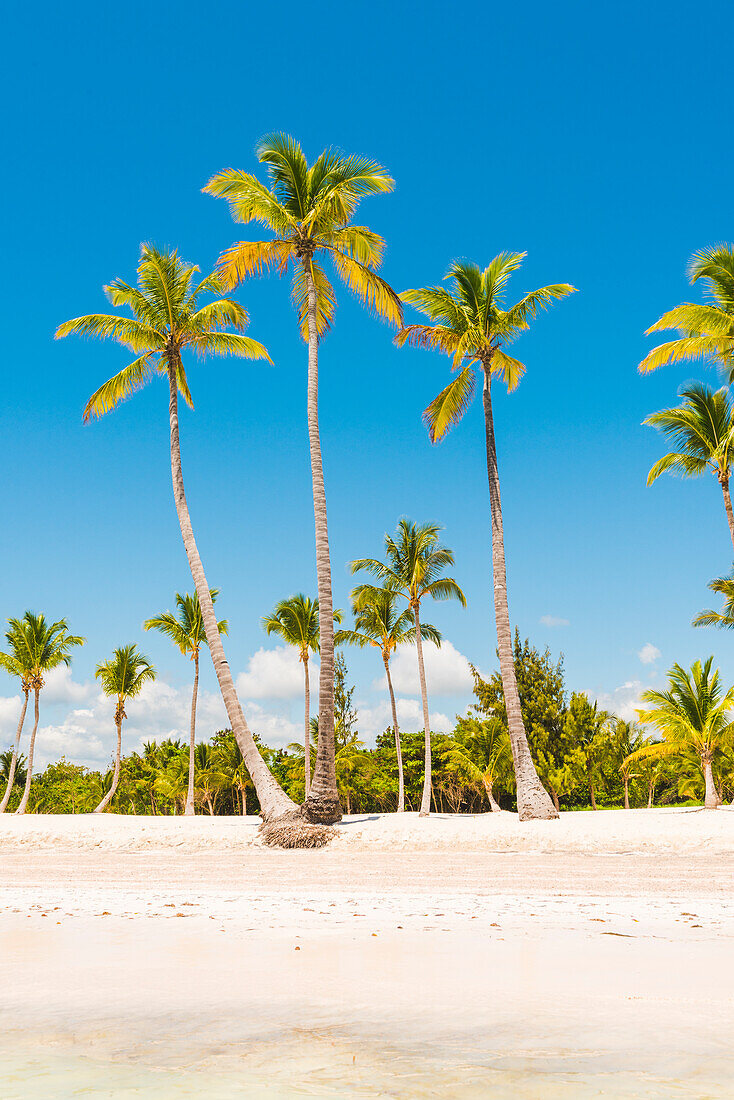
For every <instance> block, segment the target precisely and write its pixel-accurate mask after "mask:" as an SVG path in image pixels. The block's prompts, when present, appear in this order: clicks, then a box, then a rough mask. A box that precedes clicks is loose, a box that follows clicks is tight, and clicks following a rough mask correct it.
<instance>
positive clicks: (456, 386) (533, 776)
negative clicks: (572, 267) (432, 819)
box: [396, 252, 574, 821]
mask: <svg viewBox="0 0 734 1100" xmlns="http://www.w3.org/2000/svg"><path fill="white" fill-rule="evenodd" d="M524 258H525V253H524V252H501V253H500V254H499V255H498V256H495V258H494V259H493V260H492V262H491V263H490V265H489V267H487V268H485V269H484V271H482V270H481V269H480V268H479V267H478V266H477V265H476V264H472V263H467V262H463V261H462V262H455V263H452V264H451V266H450V267H449V270H448V273H447V275H446V278H447V279H450V280H451V288H450V289H448V290H447V289H446V288H445V287H441V286H433V287H425V288H423V289H422V290H408V291H406V292H405V293H404V294H403V295H402V298H403V301H405V302H409V303H410V304H411V305H413V306H415V307H416V308H417V309H418V310H420V311H421V312H422V313H424V314H425V315H426V316H427V317H428V318H429V320H430V322H431V323H430V324H428V325H407V326H406V327H405V328H403V329H402V330H401V331H400V332H399V333H398V335H397V337H396V342H397V344H398V345H399V346H402V345H404V344H409V345H411V346H412V347H422V348H435V349H437V350H439V351H442V352H445V353H446V354H447V355H451V356H452V357H453V367H452V369H453V370H455V371H459V373H458V374H457V376H456V378H455V379H454V380H453V381H452V382H450V383H449V385H448V386H446V388H445V389H443V390H442V391H441V393H439V395H438V397H436V398H434V400H433V401H432V402H431V404H430V405H429V406H428V408H427V409H426V410H425V412H424V414H423V419H424V421H425V423H426V426H427V428H428V433H429V436H430V438H431V442H433V443H436V442H438V441H439V440H440V439H442V438H443V436H444V435H445V434H446V432H448V431H449V429H450V428H452V427H453V426H454V424H457V423H458V422H459V421H460V420H461V418H462V417H463V415H464V413H465V412H466V410H467V408H468V407H469V404H470V402H471V399H472V396H473V393H474V388H475V385H476V376H475V369H476V370H479V371H481V375H482V379H483V397H484V431H485V443H486V449H487V477H488V479H489V506H490V513H491V518H492V571H493V575H494V613H495V620H496V624H497V648H498V651H499V660H500V671H501V674H502V687H503V690H504V694H505V703H506V708H507V722H508V727H509V733H510V741H511V743H512V756H513V762H514V766H515V777H516V781H517V808H518V813H519V815H520V820H521V821H526V820H528V819H530V818H553V817H558V812H557V810H556V809H555V807H554V806H553V803H552V801H551V799H550V798H549V797H548V794H547V792H546V791H545V790H544V788H543V786H542V784H541V782H540V779H539V778H538V773H537V772H536V770H535V765H534V763H533V759H532V756H531V755H530V748H529V746H528V740H527V735H526V732H525V726H524V725H523V720H522V712H521V709H520V696H519V694H518V690H517V678H516V676H515V666H514V664H513V658H512V634H511V629H510V612H509V608H508V603H507V576H506V570H505V543H504V534H503V524H502V504H501V499H500V479H499V470H498V466H497V447H496V443H495V437H494V414H493V412H492V381H493V379H495V378H499V379H500V380H501V381H502V382H504V384H505V385H506V386H507V389H508V390H509V391H512V390H514V389H515V388H516V386H517V385H518V383H519V382H520V379H521V378H522V376H523V374H524V373H525V366H524V364H523V363H521V362H519V361H518V360H517V359H513V358H512V357H511V356H510V355H508V354H507V352H506V351H504V350H503V348H504V346H505V345H507V344H508V343H510V342H511V341H513V340H514V339H515V338H516V337H517V336H519V335H520V333H521V332H523V331H524V330H525V329H527V328H529V322H530V321H531V320H532V319H533V318H534V317H535V315H536V314H537V312H538V310H539V309H545V308H546V307H547V306H549V305H550V304H551V302H552V301H554V300H555V299H557V298H564V297H565V296H566V295H567V294H571V293H573V291H574V287H572V286H569V285H568V284H567V283H555V284H553V285H552V286H546V287H542V288H541V289H539V290H534V291H532V292H531V293H530V294H527V295H525V297H524V298H522V299H521V300H520V301H519V302H517V303H516V304H515V305H514V306H510V307H509V308H508V309H505V308H503V306H504V291H505V287H506V285H507V283H508V281H509V278H510V275H511V274H512V272H513V271H517V269H518V268H519V267H520V266H521V264H522V261H523V259H524Z"/></svg>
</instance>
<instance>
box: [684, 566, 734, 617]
mask: <svg viewBox="0 0 734 1100" xmlns="http://www.w3.org/2000/svg"><path fill="white" fill-rule="evenodd" d="M708 587H709V588H710V589H711V591H712V592H716V593H718V594H719V595H720V596H723V597H724V609H723V611H714V610H713V609H712V608H709V609H708V610H706V611H702V612H701V613H700V615H696V618H695V619H694V620H693V623H692V625H693V626H719V627H723V628H724V629H726V630H731V629H732V627H734V569H732V571H731V573H729V575H728V576H726V577H716V578H715V579H714V580H712V581H709V585H708Z"/></svg>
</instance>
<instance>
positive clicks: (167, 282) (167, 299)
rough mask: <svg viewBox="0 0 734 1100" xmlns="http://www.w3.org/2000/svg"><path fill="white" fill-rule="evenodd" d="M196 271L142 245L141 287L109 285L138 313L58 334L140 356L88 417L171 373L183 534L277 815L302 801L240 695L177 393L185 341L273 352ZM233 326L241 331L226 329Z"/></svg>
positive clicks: (81, 321)
mask: <svg viewBox="0 0 734 1100" xmlns="http://www.w3.org/2000/svg"><path fill="white" fill-rule="evenodd" d="M198 270H199V269H198V268H197V267H196V266H195V265H194V264H190V263H186V262H185V261H184V260H182V259H180V257H179V256H178V253H177V252H175V251H174V252H159V251H158V250H157V249H155V248H153V247H152V246H151V245H143V247H142V250H141V255H140V262H139V264H138V286H137V287H132V286H128V284H127V283H125V282H123V281H122V280H121V279H116V280H115V281H114V282H113V283H111V284H110V286H108V287H107V288H106V292H107V296H108V297H109V299H110V301H111V302H112V304H113V305H114V306H128V307H129V308H130V309H131V310H132V312H133V313H134V315H135V316H134V317H132V318H130V317H121V316H116V315H110V314H104V313H93V314H89V315H87V316H85V317H77V318H75V319H74V320H72V321H66V322H64V324H63V325H60V326H59V328H58V329H57V331H56V336H57V338H59V337H62V336H69V335H70V334H72V333H77V334H78V335H80V336H98V337H100V338H101V339H108V338H109V339H112V340H116V341H117V342H118V343H119V344H122V346H123V347H125V348H128V349H130V350H131V351H132V352H134V353H136V354H137V356H138V357H137V358H136V359H135V360H134V361H133V362H132V363H130V365H129V366H127V367H125V368H123V370H121V371H120V372H119V374H116V375H114V376H113V377H112V378H110V379H109V380H108V381H107V382H105V383H104V384H103V385H102V386H100V388H99V389H98V390H97V391H96V393H94V394H92V396H91V397H90V399H89V401H88V402H87V405H86V408H85V410H84V419H85V421H89V420H90V418H92V417H100V416H102V415H104V413H106V412H109V411H110V410H111V409H114V408H115V407H116V406H117V405H118V404H119V402H120V401H122V400H124V399H125V398H126V397H129V396H130V395H131V394H133V393H134V392H135V391H136V390H139V389H140V388H141V387H142V386H144V385H145V384H146V383H147V382H148V381H150V379H151V377H152V373H153V372H155V373H157V374H161V375H165V376H166V378H167V380H168V392H169V400H168V416H169V423H170V447H171V478H172V481H173V496H174V500H175V504H176V513H177V515H178V522H179V526H180V528H181V536H182V538H183V543H184V548H185V550H186V556H187V558H188V562H189V568H190V569H191V575H192V577H193V579H194V584H195V585H196V594H197V596H198V597H199V603H200V606H201V616H202V619H203V622H204V632H205V634H206V640H207V644H208V646H209V651H210V653H211V655H212V663H213V665H214V671H215V672H216V674H217V680H218V682H219V687H220V690H221V692H222V699H223V700H224V705H225V707H226V709H227V715H228V716H229V721H230V725H231V727H232V729H233V731H234V734H235V736H236V738H237V741H238V744H239V746H240V749H241V751H242V755H243V757H244V758H245V762H246V764H247V768H248V771H249V772H250V775H251V776H252V780H253V782H254V784H255V786H256V788H257V792H258V797H259V799H260V805H261V807H262V811H263V816H264V817H265V818H272V817H277V816H279V815H281V814H285V813H288V812H289V811H293V810H295V808H296V807H295V806H294V804H293V802H291V800H290V798H288V796H287V795H286V793H285V791H283V790H282V789H281V787H280V786H279V785H278V783H277V782H276V780H275V778H274V777H273V776H272V775H271V773H270V771H269V770H268V767H267V765H266V764H265V761H264V760H263V759H262V757H261V756H260V753H259V752H258V751H257V747H256V745H255V742H254V740H253V737H252V733H251V732H250V729H249V726H248V725H247V721H246V719H245V716H244V714H243V712H242V707H241V706H240V702H239V699H238V698H237V692H236V691H235V686H234V680H233V679H232V672H231V670H230V667H229V665H228V663H227V658H226V656H225V654H224V646H223V645H222V639H221V637H220V634H219V630H218V628H217V620H216V616H215V614H214V604H213V602H212V598H211V596H210V594H209V593H210V588H209V585H208V583H207V580H206V575H205V573H204V567H203V565H202V563H201V557H200V555H199V551H198V548H197V545H196V540H195V539H194V532H193V528H192V526H191V517H190V515H189V509H188V505H187V503H186V493H185V491H184V481H183V470H182V466H181V444H180V438H179V425H178V395H179V392H180V393H181V395H182V396H183V398H184V400H185V401H186V403H187V404H188V405H190V406H191V405H192V400H191V394H190V392H189V386H188V382H187V379H186V372H185V370H184V365H183V360H182V358H181V352H182V351H183V349H184V348H189V349H190V350H191V351H194V352H196V353H197V354H198V355H200V356H206V355H237V356H240V357H241V358H245V359H269V356H268V353H267V351H266V350H265V348H264V347H263V345H262V344H259V343H258V342H257V341H256V340H251V339H250V338H249V337H247V336H244V335H243V333H242V330H243V329H244V328H245V327H246V325H247V322H248V316H247V313H246V311H245V310H244V309H243V308H242V306H240V305H239V304H238V303H237V302H235V301H233V300H232V299H231V298H217V299H216V300H215V301H213V302H209V304H208V305H204V306H200V305H199V298H200V297H201V296H202V295H203V294H220V293H221V292H222V284H221V282H220V280H219V278H218V277H217V276H216V275H207V277H206V278H205V279H202V281H201V282H199V283H198V284H197V285H196V286H192V276H193V275H194V272H196V271H198ZM229 328H234V329H235V330H236V331H235V332H230V331H227V330H228V329H229Z"/></svg>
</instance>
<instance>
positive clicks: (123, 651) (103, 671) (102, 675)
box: [94, 645, 155, 814]
mask: <svg viewBox="0 0 734 1100" xmlns="http://www.w3.org/2000/svg"><path fill="white" fill-rule="evenodd" d="M94 675H95V676H96V678H97V679H98V680H99V682H100V684H101V685H102V691H103V692H104V693H105V695H109V696H115V697H116V699H117V705H116V707H115V727H116V728H117V749H116V751H115V769H114V773H113V775H112V784H111V786H110V789H109V790H108V791H107V794H106V795H105V796H104V798H103V799H102V801H101V802H100V804H99V805H98V806H97V808H96V810H95V811H94V812H95V813H96V814H101V813H102V811H103V810H106V809H107V807H108V806H109V804H110V802H111V801H112V799H113V798H114V797H115V791H116V790H117V784H118V783H119V781H120V755H121V751H122V723H123V720H124V719H125V718H127V714H126V713H125V703H126V701H127V700H128V699H134V698H135V696H136V695H140V692H141V691H142V690H143V687H144V686H145V684H147V683H149V682H150V681H152V680H155V669H154V668H153V666H152V665H151V663H150V661H149V660H148V658H147V657H144V656H143V654H142V653H138V649H137V646H135V645H123V646H120V648H119V649H116V650H115V652H114V654H113V656H112V658H111V659H110V660H109V661H103V662H102V663H101V664H98V665H97V667H96V669H95V670H94Z"/></svg>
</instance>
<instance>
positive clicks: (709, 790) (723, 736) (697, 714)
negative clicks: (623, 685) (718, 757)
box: [628, 657, 734, 810]
mask: <svg viewBox="0 0 734 1100" xmlns="http://www.w3.org/2000/svg"><path fill="white" fill-rule="evenodd" d="M713 661H714V659H713V657H708V658H707V659H706V660H705V661H704V663H703V664H701V662H700V661H694V663H693V665H692V666H691V669H690V671H687V670H686V669H684V668H681V666H680V665H678V664H675V665H673V667H672V668H671V669H669V671H668V680H669V686H668V690H667V691H656V690H655V689H653V688H650V689H648V690H647V691H645V692H643V694H642V695H641V697H640V698H641V701H642V702H643V703H648V704H649V706H648V707H647V708H646V709H641V710H638V712H637V713H638V715H639V717H640V721H641V722H649V724H650V725H651V726H654V727H655V728H656V729H657V730H658V731H659V732H660V733H661V734H662V737H663V740H662V741H658V742H656V743H655V744H652V745H646V746H645V747H643V748H641V749H638V750H637V751H636V752H633V753H632V754H631V755H630V756H629V757H628V760H629V761H631V762H634V761H636V760H662V759H664V758H665V757H669V756H686V755H688V754H689V753H690V752H691V751H694V752H695V753H696V754H697V756H698V758H699V760H700V763H701V771H702V772H703V778H704V783H705V799H704V806H705V808H706V809H707V810H715V809H716V807H717V806H718V804H719V797H718V794H717V791H716V785H715V783H714V775H713V770H712V767H711V764H712V760H713V757H714V753H716V752H717V751H718V750H721V749H728V748H729V747H730V746H731V742H732V731H733V727H732V723H731V722H730V720H729V715H730V713H731V711H732V709H734V687H730V688H729V690H728V691H726V692H724V691H723V689H722V686H721V677H720V676H719V671H718V669H714V670H713V672H712V670H711V666H712V664H713Z"/></svg>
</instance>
